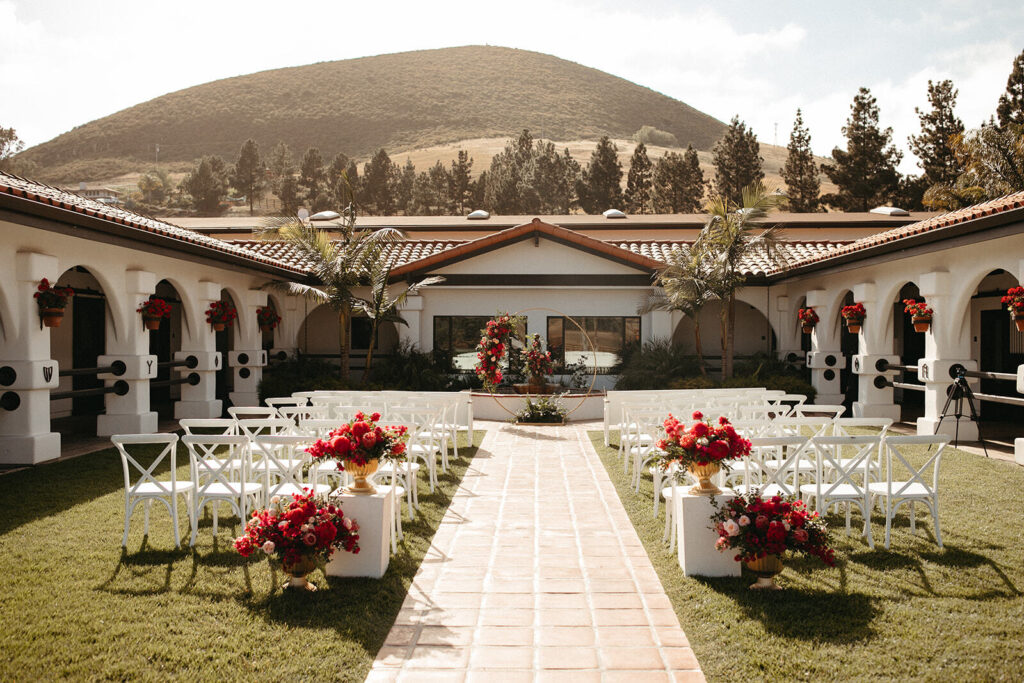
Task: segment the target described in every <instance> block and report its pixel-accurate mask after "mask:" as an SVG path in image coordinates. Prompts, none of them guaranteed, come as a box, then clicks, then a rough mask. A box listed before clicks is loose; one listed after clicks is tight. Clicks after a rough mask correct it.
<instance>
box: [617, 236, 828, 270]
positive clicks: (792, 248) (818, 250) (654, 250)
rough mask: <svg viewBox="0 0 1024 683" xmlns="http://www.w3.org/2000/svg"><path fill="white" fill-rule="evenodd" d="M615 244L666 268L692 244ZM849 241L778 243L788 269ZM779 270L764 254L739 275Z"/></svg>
mask: <svg viewBox="0 0 1024 683" xmlns="http://www.w3.org/2000/svg"><path fill="white" fill-rule="evenodd" d="M615 244H616V245H617V246H618V247H619V248H620V249H628V250H629V251H632V252H634V253H637V254H641V255H642V256H648V257H650V258H652V259H655V260H657V261H659V262H661V263H662V264H663V265H664V263H665V262H666V260H667V259H668V256H669V254H670V253H671V252H673V251H675V250H676V249H689V245H690V242H683V241H665V240H630V241H628V242H622V241H617V242H615ZM846 244H848V242H844V241H815V242H782V243H780V244H779V247H778V250H779V256H780V258H781V259H782V261H783V262H784V263H785V264H786V267H787V268H791V267H793V266H794V265H797V264H800V263H803V262H806V261H808V260H810V259H813V258H815V257H817V256H820V255H823V254H829V253H832V251H834V250H835V249H838V248H840V247H842V246H844V245H846ZM777 270H778V269H777V268H776V266H774V265H773V264H772V263H770V262H769V261H768V259H767V258H766V257H765V256H764V254H763V253H760V252H758V253H754V254H752V255H751V256H750V257H749V258H747V259H744V260H743V261H741V262H740V272H741V273H743V274H744V275H752V276H755V277H756V276H766V275H769V274H771V273H774V272H776V271H777Z"/></svg>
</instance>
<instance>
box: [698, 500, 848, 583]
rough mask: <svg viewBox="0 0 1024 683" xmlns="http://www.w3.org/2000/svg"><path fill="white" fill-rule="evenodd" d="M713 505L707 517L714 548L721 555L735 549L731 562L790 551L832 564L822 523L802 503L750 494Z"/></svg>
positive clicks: (831, 556)
mask: <svg viewBox="0 0 1024 683" xmlns="http://www.w3.org/2000/svg"><path fill="white" fill-rule="evenodd" d="M713 504H714V505H715V507H716V510H717V511H716V512H715V514H713V515H712V516H711V521H712V523H713V525H714V526H713V527H712V528H713V529H714V530H715V531H717V532H718V540H717V541H716V542H715V547H716V548H717V549H718V550H719V551H721V552H725V551H726V550H736V551H737V553H736V556H735V557H734V558H733V559H735V560H736V561H737V562H747V561H752V560H756V559H758V558H761V557H764V556H766V555H782V554H783V553H784V552H786V551H787V550H792V551H795V552H800V553H804V554H805V555H811V556H813V557H817V558H819V559H820V560H821V561H822V562H824V563H825V564H826V565H828V566H829V567H834V566H835V564H836V560H835V551H834V550H832V548H830V547H829V546H828V528H827V527H826V525H825V522H824V520H822V519H821V517H819V516H818V513H817V512H815V511H811V510H808V509H807V506H806V505H805V504H804V502H803V501H802V500H799V499H797V498H795V497H786V498H783V497H782V496H772V497H771V498H768V499H764V498H762V497H761V496H760V495H759V494H758V492H757V491H751V492H750V493H748V494H746V495H738V496H736V497H735V498H733V499H732V500H730V501H728V502H727V503H725V505H724V506H722V507H718V505H717V504H716V503H713Z"/></svg>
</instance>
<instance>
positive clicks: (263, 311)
mask: <svg viewBox="0 0 1024 683" xmlns="http://www.w3.org/2000/svg"><path fill="white" fill-rule="evenodd" d="M256 322H257V323H258V324H259V326H260V329H264V328H266V329H267V331H268V332H269V331H270V330H272V329H274V328H275V327H277V326H278V325H280V324H281V316H279V315H278V314H277V313H276V312H275V311H274V309H273V308H271V307H270V306H263V307H261V308H257V309H256Z"/></svg>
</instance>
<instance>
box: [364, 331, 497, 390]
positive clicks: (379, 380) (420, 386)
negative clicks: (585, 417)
mask: <svg viewBox="0 0 1024 683" xmlns="http://www.w3.org/2000/svg"><path fill="white" fill-rule="evenodd" d="M450 366H451V360H450V359H448V358H445V357H444V356H437V355H435V354H433V353H427V352H425V351H420V350H419V349H417V348H416V346H415V345H414V344H411V343H409V342H407V341H401V342H399V343H398V345H397V346H396V347H395V348H394V350H393V351H392V352H391V353H390V355H388V356H383V357H381V358H380V359H379V360H378V361H377V364H376V365H374V366H373V370H372V372H371V375H370V380H371V381H372V382H373V384H374V385H375V386H379V387H380V388H382V389H394V390H400V391H460V390H462V389H466V388H473V387H474V386H475V387H479V386H482V384H481V382H480V380H479V379H478V378H477V377H476V375H467V374H465V373H459V374H451V371H450Z"/></svg>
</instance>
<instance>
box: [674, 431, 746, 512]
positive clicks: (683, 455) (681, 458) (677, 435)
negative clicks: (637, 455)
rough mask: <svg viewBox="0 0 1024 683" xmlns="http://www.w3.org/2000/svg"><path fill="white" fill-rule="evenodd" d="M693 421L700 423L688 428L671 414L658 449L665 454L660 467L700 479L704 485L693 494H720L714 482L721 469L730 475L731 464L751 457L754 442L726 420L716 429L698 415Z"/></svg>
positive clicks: (693, 491)
mask: <svg viewBox="0 0 1024 683" xmlns="http://www.w3.org/2000/svg"><path fill="white" fill-rule="evenodd" d="M693 419H694V420H696V422H694V423H693V425H692V426H691V427H689V428H687V427H686V426H685V425H683V424H682V423H681V422H679V420H677V419H676V418H674V417H673V416H672V415H671V414H669V416H668V418H667V419H666V420H665V422H664V427H665V438H664V439H660V440H659V441H658V443H657V446H658V449H659V450H661V451H662V452H663V453H664V455H661V456H660V457H659V459H658V464H659V465H660V467H661V468H662V469H663V470H667V469H669V467H670V466H671V465H673V464H676V465H677V466H678V467H679V469H685V470H688V471H689V472H690V474H692V475H693V476H694V477H696V478H697V480H698V481H699V482H700V484H699V485H698V486H696V487H694V488H693V489H691V490H690V491H691V493H702V494H708V495H713V494H715V493H720V491H719V490H718V488H717V487H715V486H714V485H713V484H711V481H710V478H711V477H712V476H713V475H714V474H715V473H717V472H718V471H719V470H720V469H721V470H725V471H726V472H728V471H729V469H730V464H731V462H730V461H732V460H737V459H739V458H742V457H743V456H744V455H747V454H749V453H750V442H749V441H747V440H746V439H744V438H743V437H742V436H740V435H739V433H738V432H737V431H736V429H735V428H734V427H733V426H732V425H731V424H729V419H728V418H726V417H720V418H718V424H717V425H715V424H712V423H711V421H710V420H705V419H704V415H703V414H702V413H701V412H699V411H698V412H695V413H694V414H693Z"/></svg>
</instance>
